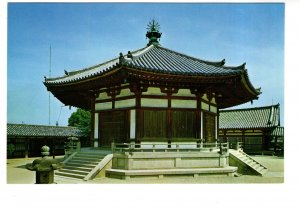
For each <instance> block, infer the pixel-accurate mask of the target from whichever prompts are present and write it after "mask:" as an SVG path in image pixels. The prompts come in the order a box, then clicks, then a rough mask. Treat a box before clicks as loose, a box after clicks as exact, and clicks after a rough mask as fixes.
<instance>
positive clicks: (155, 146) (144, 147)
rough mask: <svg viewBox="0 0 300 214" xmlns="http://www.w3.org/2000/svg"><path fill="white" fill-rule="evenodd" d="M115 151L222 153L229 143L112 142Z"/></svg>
mask: <svg viewBox="0 0 300 214" xmlns="http://www.w3.org/2000/svg"><path fill="white" fill-rule="evenodd" d="M111 149H112V152H113V153H123V152H182V151H189V152H192V151H219V152H220V153H221V154H223V153H226V152H227V151H228V143H217V142H216V143H203V142H200V143H196V142H195V143H180V142H172V143H171V144H168V143H157V142H153V143H141V144H140V143H139V144H136V143H134V142H131V143H114V142H112V144H111Z"/></svg>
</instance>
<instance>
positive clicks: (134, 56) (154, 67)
mask: <svg viewBox="0 0 300 214" xmlns="http://www.w3.org/2000/svg"><path fill="white" fill-rule="evenodd" d="M224 64H225V60H221V61H219V62H210V61H205V60H201V59H198V58H194V57H190V56H187V55H184V54H181V53H178V52H175V51H172V50H170V49H167V48H163V47H161V46H157V45H150V46H149V47H145V48H142V49H139V50H136V51H133V52H131V53H128V54H126V55H124V56H123V55H122V57H118V58H115V59H112V60H110V61H107V62H104V63H102V64H99V65H95V66H92V67H89V68H85V69H81V70H77V71H73V72H67V73H66V75H65V76H63V77H58V78H51V79H50V78H48V79H46V81H45V84H60V83H70V82H76V81H80V80H83V79H89V78H92V77H94V76H101V75H103V74H105V73H107V72H109V71H111V70H113V69H116V68H118V67H121V66H125V67H128V68H137V69H143V70H146V71H151V72H157V73H165V74H180V75H189V76H226V75H234V74H239V73H242V72H245V73H247V71H246V70H245V64H243V65H240V66H237V67H227V66H224Z"/></svg>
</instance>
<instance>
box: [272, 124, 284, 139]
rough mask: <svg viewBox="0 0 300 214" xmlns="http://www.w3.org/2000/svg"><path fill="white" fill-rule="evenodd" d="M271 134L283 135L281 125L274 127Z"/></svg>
mask: <svg viewBox="0 0 300 214" xmlns="http://www.w3.org/2000/svg"><path fill="white" fill-rule="evenodd" d="M271 135H272V136H278V137H283V136H284V127H282V126H278V127H276V128H275V129H274V130H273V131H272V133H271Z"/></svg>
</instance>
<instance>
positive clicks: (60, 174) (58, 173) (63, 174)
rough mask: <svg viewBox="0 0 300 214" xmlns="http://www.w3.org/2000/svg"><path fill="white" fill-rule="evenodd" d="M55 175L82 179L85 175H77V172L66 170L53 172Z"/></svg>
mask: <svg viewBox="0 0 300 214" xmlns="http://www.w3.org/2000/svg"><path fill="white" fill-rule="evenodd" d="M55 175H58V176H63V177H69V178H77V179H83V178H84V177H85V175H77V174H72V173H66V172H55Z"/></svg>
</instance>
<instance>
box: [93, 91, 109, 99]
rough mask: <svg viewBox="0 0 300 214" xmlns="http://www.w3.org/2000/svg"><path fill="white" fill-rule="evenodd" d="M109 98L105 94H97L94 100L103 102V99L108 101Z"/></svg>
mask: <svg viewBox="0 0 300 214" xmlns="http://www.w3.org/2000/svg"><path fill="white" fill-rule="evenodd" d="M110 98H111V97H110V96H108V95H107V93H106V92H102V93H100V94H99V96H98V97H97V98H96V100H104V99H110Z"/></svg>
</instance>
